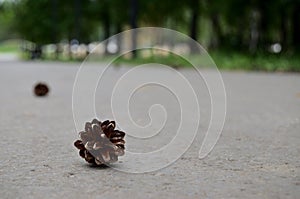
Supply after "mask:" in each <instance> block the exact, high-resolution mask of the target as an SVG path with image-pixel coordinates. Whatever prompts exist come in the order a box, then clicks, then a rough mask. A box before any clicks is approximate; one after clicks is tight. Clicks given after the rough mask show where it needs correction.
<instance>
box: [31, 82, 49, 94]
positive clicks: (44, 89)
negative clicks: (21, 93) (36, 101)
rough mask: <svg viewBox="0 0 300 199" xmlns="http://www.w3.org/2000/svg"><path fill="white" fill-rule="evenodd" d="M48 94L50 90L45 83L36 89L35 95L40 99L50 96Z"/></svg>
mask: <svg viewBox="0 0 300 199" xmlns="http://www.w3.org/2000/svg"><path fill="white" fill-rule="evenodd" d="M48 92H49V88H48V86H47V85H46V84H45V83H38V84H36V85H35V87H34V94H35V95H36V96H39V97H41V96H45V95H47V94H48Z"/></svg>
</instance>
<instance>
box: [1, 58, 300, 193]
mask: <svg viewBox="0 0 300 199" xmlns="http://www.w3.org/2000/svg"><path fill="white" fill-rule="evenodd" d="M78 67H79V64H74V63H58V62H51V63H47V62H46V63H40V62H23V63H22V62H16V61H15V62H0V92H1V93H0V103H1V108H0V126H1V130H0V135H1V139H0V146H1V153H0V187H1V188H0V197H1V198H83V197H86V198H299V196H300V158H299V155H300V75H299V74H289V73H263V72H249V73H246V72H222V76H223V79H224V83H225V87H226V93H227V100H228V101H227V117H226V122H225V126H224V130H223V132H222V136H221V137H220V139H219V141H218V143H217V145H216V147H215V148H214V150H213V151H212V152H211V153H210V154H209V156H207V157H206V158H205V159H203V160H199V159H198V151H199V149H200V144H199V143H201V142H200V141H201V139H202V138H203V135H201V133H200V135H198V136H197V137H196V139H195V141H194V142H193V144H192V146H191V147H190V148H189V150H188V151H187V152H186V153H185V154H184V155H183V156H182V157H181V158H180V159H179V160H178V161H176V162H175V163H173V164H171V165H170V166H168V167H166V168H163V169H161V170H158V171H155V172H150V173H144V174H130V173H126V172H120V171H117V170H114V169H111V168H105V169H104V168H93V167H90V166H88V165H87V164H86V163H85V162H84V161H83V160H82V159H81V158H80V157H79V156H78V154H77V153H78V152H77V150H76V149H75V148H74V147H73V141H74V140H75V139H76V138H77V132H76V130H75V125H74V121H73V115H72V106H71V105H72V104H71V102H72V88H73V83H74V80H75V75H76V72H77V70H78ZM99 67H103V66H101V65H100V66H99ZM126 70H128V67H122V66H120V67H118V68H112V69H111V70H110V71H109V72H108V76H109V75H111V77H112V79H113V78H114V76H115V75H117V74H120V73H122V71H123V72H124V71H126ZM153 70H159V68H157V67H156V68H153ZM181 72H182V73H185V74H187V75H189V74H190V75H191V76H192V73H191V72H190V71H189V70H186V69H185V70H181ZM205 72H206V71H204V73H205ZM37 81H45V82H47V83H48V84H49V85H50V88H51V91H50V94H49V96H48V97H47V98H36V97H34V96H33V94H32V86H33V85H34V84H35V83H36V82H37ZM199 88H202V86H199ZM203 88H204V87H203ZM149 92H150V91H149ZM82 95H83V98H84V92H83V93H82ZM203 96H206V94H205V93H203ZM139 97H140V98H143V96H137V98H139ZM153 97H154V96H153ZM166 98H168V96H166ZM147 99H148V98H147ZM164 99H165V98H164V97H161V99H160V100H161V101H162V102H164ZM101 100H103V103H102V102H101ZM106 100H107V99H106V97H105V96H103V94H99V112H101V117H102V118H100V119H103V118H111V111H110V110H109V108H107V106H104V104H105V101H106ZM150 101H151V98H150V100H149V102H150ZM158 101H159V100H158ZM169 103H171V102H169ZM174 103H175V102H174ZM201 103H202V104H201V105H202V106H204V108H203V109H202V111H203V114H202V116H201V117H202V120H203V121H204V123H203V125H201V127H200V130H201V129H205V128H206V124H207V121H209V117H210V115H209V113H208V108H205V105H207V104H209V102H207V101H206V100H203V102H201ZM140 106H141V104H139V103H136V104H135V107H136V108H135V109H134V110H135V112H134V113H133V114H135V115H133V117H139V110H140V111H141V112H143V111H144V109H143V107H142V106H141V107H140ZM170 111H172V109H170ZM176 113H177V112H176V110H174V112H173V113H172V112H171V114H174V115H176ZM205 113H207V114H205ZM141 115H143V114H141ZM205 121H206V122H205ZM140 122H141V123H143V122H147V118H146V117H145V118H144V119H143V118H142V119H141V121H140ZM167 125H170V128H166V129H165V131H166V132H167V133H169V134H172V132H171V131H172V130H169V129H172V128H171V127H172V123H169V124H167ZM165 137H166V138H167V137H168V135H166V136H165ZM165 141H166V142H167V140H160V141H157V142H156V141H154V142H153V144H152V145H151V146H153V147H161V144H163V143H164V142H165ZM143 145H144V144H141V143H140V142H136V143H128V146H127V148H128V147H129V148H132V149H134V148H135V147H136V150H138V149H140V148H141V146H143ZM145 150H148V149H145ZM149 150H151V147H149ZM125 158H126V155H125V156H124V157H123V159H125ZM137 166H143V163H137Z"/></svg>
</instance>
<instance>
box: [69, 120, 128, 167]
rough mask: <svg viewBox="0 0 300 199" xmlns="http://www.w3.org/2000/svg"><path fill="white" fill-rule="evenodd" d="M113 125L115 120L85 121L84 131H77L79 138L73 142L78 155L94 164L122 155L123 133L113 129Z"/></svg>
mask: <svg viewBox="0 0 300 199" xmlns="http://www.w3.org/2000/svg"><path fill="white" fill-rule="evenodd" d="M115 126H116V124H115V122H114V121H109V120H106V121H104V122H100V121H98V120H97V119H93V121H92V123H90V122H87V123H85V131H82V132H80V133H79V137H80V139H81V140H77V141H75V142H74V145H75V147H76V148H78V149H79V155H80V156H81V157H82V158H84V159H85V160H86V161H87V162H88V163H91V164H96V165H104V164H106V163H113V162H116V161H118V156H122V155H124V150H125V146H124V144H125V141H124V136H125V133H124V132H122V131H119V130H115Z"/></svg>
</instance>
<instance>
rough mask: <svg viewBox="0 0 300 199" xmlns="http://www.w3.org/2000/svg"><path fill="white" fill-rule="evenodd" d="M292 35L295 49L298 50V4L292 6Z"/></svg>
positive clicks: (299, 10)
mask: <svg viewBox="0 0 300 199" xmlns="http://www.w3.org/2000/svg"><path fill="white" fill-rule="evenodd" d="M292 28H293V30H292V31H293V32H292V34H293V35H292V37H293V45H294V49H295V51H297V52H299V51H300V4H297V5H295V6H294V12H293V16H292Z"/></svg>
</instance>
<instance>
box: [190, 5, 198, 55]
mask: <svg viewBox="0 0 300 199" xmlns="http://www.w3.org/2000/svg"><path fill="white" fill-rule="evenodd" d="M190 6H191V12H192V14H191V21H190V37H191V38H192V39H193V40H195V41H197V38H198V19H199V1H198V0H195V1H192V2H191V4H190ZM190 48H191V51H192V53H195V52H196V51H197V47H196V46H195V45H193V43H191V44H190Z"/></svg>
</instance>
